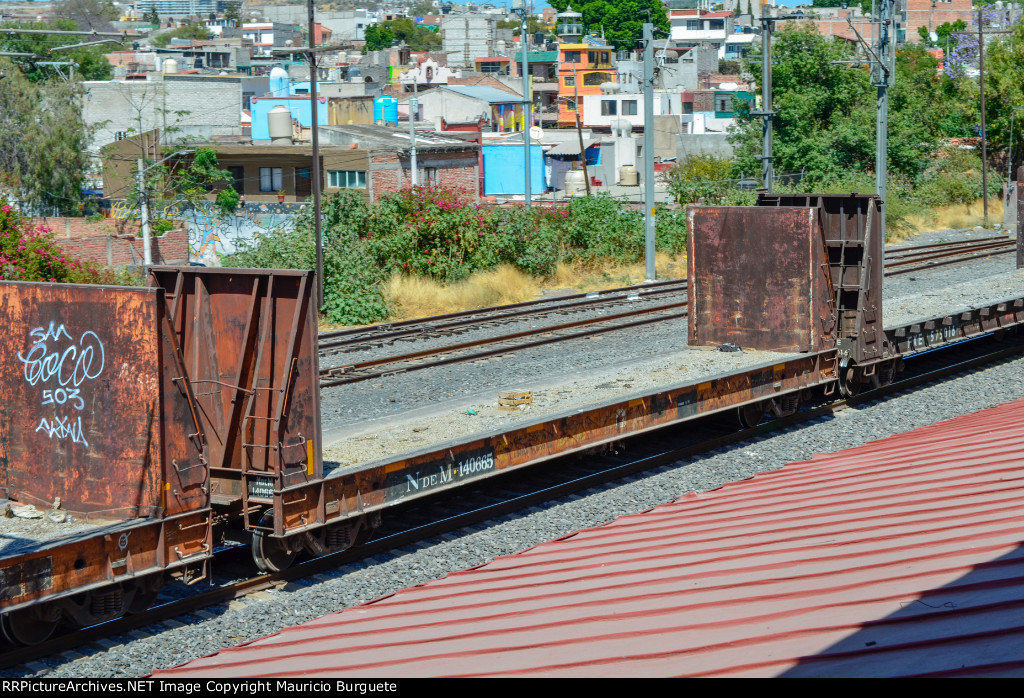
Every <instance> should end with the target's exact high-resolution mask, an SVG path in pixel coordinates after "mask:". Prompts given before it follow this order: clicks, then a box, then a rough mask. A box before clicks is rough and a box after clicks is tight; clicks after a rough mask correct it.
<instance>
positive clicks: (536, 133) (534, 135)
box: [530, 126, 544, 141]
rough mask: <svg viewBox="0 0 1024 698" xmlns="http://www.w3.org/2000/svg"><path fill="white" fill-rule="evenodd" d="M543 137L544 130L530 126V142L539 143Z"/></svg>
mask: <svg viewBox="0 0 1024 698" xmlns="http://www.w3.org/2000/svg"><path fill="white" fill-rule="evenodd" d="M543 137H544V130H543V129H542V128H541V127H540V126H531V127H530V140H531V141H539V140H540V139H541V138H543Z"/></svg>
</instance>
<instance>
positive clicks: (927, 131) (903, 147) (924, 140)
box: [731, 26, 971, 185]
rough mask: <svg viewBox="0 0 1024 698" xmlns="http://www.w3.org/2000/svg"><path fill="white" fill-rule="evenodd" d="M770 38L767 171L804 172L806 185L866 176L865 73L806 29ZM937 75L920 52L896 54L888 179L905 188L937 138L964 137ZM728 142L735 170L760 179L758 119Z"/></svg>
mask: <svg viewBox="0 0 1024 698" xmlns="http://www.w3.org/2000/svg"><path fill="white" fill-rule="evenodd" d="M776 36H777V41H776V43H775V45H774V46H773V49H772V51H773V59H776V60H777V66H776V67H775V68H774V70H773V92H772V95H773V100H774V103H773V107H774V111H775V112H776V117H775V119H774V127H775V130H774V148H773V155H774V158H775V159H774V164H775V171H776V172H778V173H783V172H799V171H805V172H806V176H807V178H808V179H809V180H810V182H809V183H810V184H811V185H814V184H817V183H827V182H837V181H840V180H842V179H843V178H845V177H847V176H850V175H851V174H856V173H860V174H868V173H873V172H874V169H875V104H876V90H875V89H874V88H873V87H872V86H871V82H870V75H869V71H868V70H867V69H866V67H865V66H864V65H863V64H862V63H860V62H859V61H858V60H857V58H856V56H855V55H854V53H853V49H852V48H851V47H850V45H849V43H848V42H845V41H838V40H832V39H828V38H825V37H822V36H820V35H819V34H818V33H817V32H815V31H814V29H813V28H812V27H810V26H802V27H788V28H785V29H783V30H782V31H780V32H779V33H778V34H777V35H776ZM755 60H757V58H755ZM937 68H938V63H937V61H936V60H935V58H934V57H933V56H931V55H929V54H928V53H927V52H926V51H925V50H924V48H923V47H921V46H911V47H908V48H906V49H905V50H901V51H899V52H898V53H897V59H896V75H895V76H894V78H895V79H894V81H893V86H892V88H891V89H890V91H889V131H888V133H889V147H888V158H889V172H890V173H891V174H892V175H893V176H895V177H897V178H899V177H902V178H905V179H906V180H907V181H908V182H914V181H916V180H917V179H918V178H919V177H920V175H921V173H922V172H923V170H924V168H925V166H926V164H927V159H928V157H929V155H930V153H931V152H933V151H934V149H935V147H936V145H937V143H938V141H939V140H940V139H941V138H944V137H948V136H953V135H966V133H967V132H968V130H969V127H970V126H969V125H970V123H971V118H970V116H969V113H968V108H967V105H965V103H964V102H963V101H962V100H961V99H960V98H959V97H958V90H957V88H956V86H955V85H953V83H952V82H951V81H949V79H948V78H946V77H945V76H942V75H940V74H939V73H938V70H937ZM759 77H760V74H759V73H757V74H755V78H759ZM731 138H732V142H733V143H734V144H735V145H736V148H737V150H736V153H737V159H736V168H737V170H738V171H744V172H758V171H760V169H761V166H760V162H759V161H758V160H757V156H759V155H760V153H761V123H760V119H757V118H750V117H748V116H745V115H744V116H741V118H740V121H739V126H738V128H737V129H736V130H735V131H734V132H733V133H732V136H731Z"/></svg>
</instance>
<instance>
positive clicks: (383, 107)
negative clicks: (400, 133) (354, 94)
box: [373, 97, 398, 126]
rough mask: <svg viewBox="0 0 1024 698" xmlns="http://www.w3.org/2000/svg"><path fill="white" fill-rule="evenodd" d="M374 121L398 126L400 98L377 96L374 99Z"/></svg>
mask: <svg viewBox="0 0 1024 698" xmlns="http://www.w3.org/2000/svg"><path fill="white" fill-rule="evenodd" d="M373 123H375V124H381V123H383V124H391V125H393V126H398V100H397V99H395V98H394V97H377V98H376V99H375V100H373Z"/></svg>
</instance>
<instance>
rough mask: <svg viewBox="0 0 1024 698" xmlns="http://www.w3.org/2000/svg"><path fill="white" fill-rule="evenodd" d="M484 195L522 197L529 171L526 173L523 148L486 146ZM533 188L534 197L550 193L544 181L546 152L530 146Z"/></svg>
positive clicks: (536, 146) (517, 146)
mask: <svg viewBox="0 0 1024 698" xmlns="http://www.w3.org/2000/svg"><path fill="white" fill-rule="evenodd" d="M483 150H484V194H485V195H487V196H490V195H492V194H494V195H497V194H522V193H523V188H524V187H523V185H524V184H525V182H524V181H523V180H524V179H525V175H526V172H524V170H523V160H524V159H525V158H524V157H523V146H522V145H485V146H484V147H483ZM530 189H531V190H532V192H531V193H533V194H543V193H544V192H545V191H546V190H547V184H546V182H545V181H544V150H543V149H542V148H541V147H540V146H539V145H531V146H530Z"/></svg>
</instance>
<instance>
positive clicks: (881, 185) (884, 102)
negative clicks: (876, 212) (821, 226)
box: [875, 0, 892, 239]
mask: <svg viewBox="0 0 1024 698" xmlns="http://www.w3.org/2000/svg"><path fill="white" fill-rule="evenodd" d="M889 7H890V0H877V2H876V13H875V20H876V21H877V22H878V25H877V26H878V42H877V44H876V46H875V53H876V54H877V56H878V60H879V61H880V63H881V65H879V66H878V72H877V73H876V83H875V85H876V87H877V90H878V95H877V99H876V102H875V193H876V194H877V195H878V198H879V199H881V200H882V221H881V225H882V237H883V239H884V237H885V209H886V206H885V203H886V202H885V200H886V196H887V182H888V176H889V73H888V67H889V66H888V63H889V25H888V24H887V23H886V21H887V20H889V19H892V17H891V15H890V14H889V10H888V8H889Z"/></svg>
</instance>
